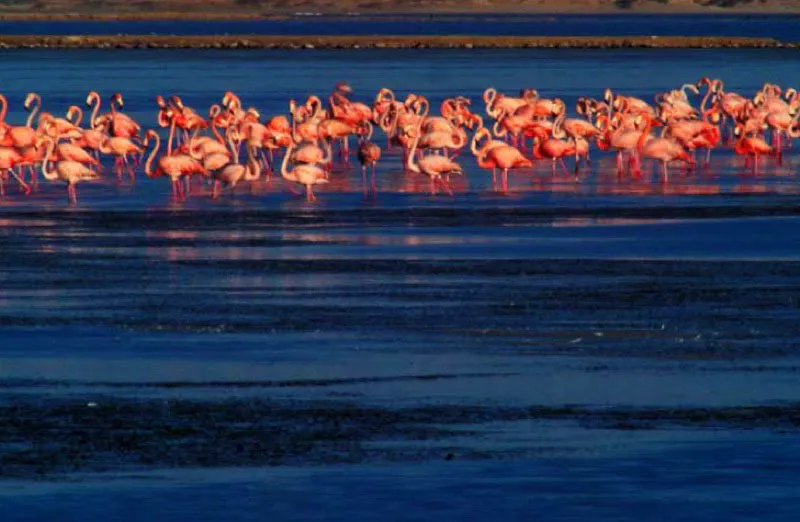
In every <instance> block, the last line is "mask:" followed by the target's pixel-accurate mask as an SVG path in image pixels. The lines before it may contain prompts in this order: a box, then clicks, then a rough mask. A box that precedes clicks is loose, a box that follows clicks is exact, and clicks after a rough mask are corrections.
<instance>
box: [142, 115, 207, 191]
mask: <svg viewBox="0 0 800 522" xmlns="http://www.w3.org/2000/svg"><path fill="white" fill-rule="evenodd" d="M151 138H152V139H153V140H155V142H156V145H155V147H153V150H152V151H151V152H150V156H149V157H148V158H147V162H146V163H145V165H144V172H145V174H146V175H147V177H148V178H157V177H159V176H162V175H166V176H169V178H170V180H171V181H172V196H173V198H175V199H186V195H185V193H184V192H183V188H182V187H181V184H180V179H181V178H182V177H183V176H189V175H192V174H201V175H203V176H209V175H210V173H209V172H208V170H207V169H206V168H204V167H203V165H201V164H200V162H198V161H197V160H196V159H194V158H192V157H191V156H189V155H187V154H180V153H176V154H167V155H164V156H161V157H160V158H159V159H158V165H157V167H156V169H155V170H153V168H152V165H153V160H154V159H155V157H156V154H157V153H158V149H159V147H160V146H161V138H160V137H159V136H158V133H157V132H156V131H154V130H149V131H147V134H145V140H144V147H145V148H146V147H147V145H148V143H149V141H150V139H151Z"/></svg>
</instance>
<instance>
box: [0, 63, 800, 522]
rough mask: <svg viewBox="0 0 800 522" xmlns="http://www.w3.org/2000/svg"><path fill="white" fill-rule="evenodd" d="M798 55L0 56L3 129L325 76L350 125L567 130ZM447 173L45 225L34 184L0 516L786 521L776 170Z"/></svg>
mask: <svg viewBox="0 0 800 522" xmlns="http://www.w3.org/2000/svg"><path fill="white" fill-rule="evenodd" d="M796 61H797V58H796V57H795V54H794V53H789V52H786V53H784V52H775V51H764V52H759V51H735V52H734V51H621V52H608V51H580V52H578V51H534V50H531V51H456V50H453V51H434V50H431V51H424V52H421V51H416V52H414V53H408V52H404V51H361V52H351V51H340V52H333V51H331V52H328V51H311V52H303V53H291V52H264V51H248V52H225V53H221V52H206V51H166V52H154V51H130V52H125V53H119V52H113V51H82V52H57V51H7V52H6V53H4V54H3V56H2V58H0V66H2V67H3V69H4V70H5V71H7V74H8V76H9V78H10V80H9V81H8V82H7V83H6V84H5V85H4V89H5V91H4V93H5V94H6V95H7V96H8V97H9V100H10V101H11V103H12V107H11V110H10V112H9V116H8V118H9V120H11V121H14V122H17V121H20V120H22V118H23V117H24V113H23V112H22V111H21V110H20V105H21V100H22V99H23V97H24V94H25V93H26V92H27V91H29V90H37V91H38V92H40V93H41V94H42V96H43V98H44V100H45V106H46V108H47V109H48V110H52V111H53V112H58V113H61V112H63V110H65V109H66V107H67V106H68V105H69V104H70V103H80V102H81V101H82V99H83V98H84V96H85V93H86V92H87V91H88V90H90V89H98V90H100V91H101V92H102V93H103V94H104V95H105V96H108V95H109V94H110V93H112V92H114V91H121V92H123V93H124V94H125V100H126V111H127V112H128V113H129V114H131V115H132V116H134V117H136V118H137V119H139V120H140V121H141V122H142V123H143V124H145V126H152V125H153V124H154V122H153V116H154V111H153V108H154V107H155V104H154V103H153V101H152V100H153V97H154V96H155V95H156V94H159V93H161V94H165V95H166V94H171V93H173V92H174V93H179V94H182V95H183V96H184V101H185V102H186V103H188V104H190V105H192V106H195V107H198V108H199V107H203V106H207V105H208V104H210V103H212V102H214V101H217V100H218V99H219V97H220V96H221V94H222V92H224V90H226V89H229V88H230V89H232V90H234V91H236V92H238V93H239V94H240V95H241V96H242V99H243V101H244V102H245V104H246V105H250V104H252V105H255V106H257V107H258V108H259V110H260V111H261V113H262V114H274V113H277V112H282V111H284V110H285V106H286V100H287V99H288V98H289V97H290V96H294V97H297V98H298V99H303V98H304V97H305V96H306V95H307V94H309V93H311V92H316V93H318V94H325V93H326V92H328V90H329V89H330V87H331V85H332V84H333V83H335V82H336V81H338V80H340V79H347V80H348V81H349V82H350V83H351V85H352V86H353V87H354V88H355V90H356V96H357V97H361V98H360V99H362V100H365V101H369V95H370V93H373V92H375V90H377V89H378V88H379V87H381V86H383V85H388V86H392V87H395V88H396V89H397V90H398V92H399V93H405V92H407V91H408V90H409V89H412V88H413V89H414V90H417V91H419V92H422V93H425V94H427V95H429V96H430V97H431V99H432V101H434V102H436V101H437V100H440V99H441V98H443V97H444V96H447V95H451V94H456V93H459V94H466V95H469V96H471V97H472V98H473V100H474V103H475V104H476V105H477V106H481V102H480V101H479V96H480V92H481V91H482V89H483V88H485V87H486V86H487V85H488V84H493V85H494V86H496V87H497V88H498V89H500V90H501V91H515V90H517V89H519V88H520V87H523V86H531V87H536V88H538V89H539V91H540V92H541V93H542V94H543V95H545V96H554V95H558V96H561V97H563V98H564V99H565V100H567V102H568V104H569V105H570V106H571V105H572V103H573V101H574V99H575V98H576V97H577V96H579V95H584V94H587V95H593V96H599V95H600V94H601V93H602V89H603V88H604V87H606V86H610V87H613V88H619V89H622V90H624V91H625V92H628V93H630V94H633V95H639V96H652V94H653V93H654V92H656V91H657V90H665V89H668V88H673V87H675V86H678V85H680V84H682V83H684V82H687V81H695V80H697V78H699V77H700V76H703V75H708V76H712V77H714V76H721V77H724V78H725V80H726V87H727V88H728V89H730V90H736V91H740V92H744V93H748V94H749V93H752V91H754V90H755V89H757V88H759V87H760V86H761V84H762V83H763V82H764V81H766V80H769V81H774V82H777V83H779V84H782V85H786V86H791V85H797V84H798V83H800V68H798V67H797V63H796ZM479 67H480V68H479ZM476 70H480V74H476V73H475V71H476ZM376 141H378V143H381V141H380V139H377V140H376ZM466 156H467V155H465V157H463V158H461V159H460V161H461V162H462V164H463V166H464V170H465V175H464V176H463V178H462V179H458V180H453V187H454V191H455V195H454V196H453V197H449V196H437V197H432V196H430V195H428V194H427V190H428V185H427V183H426V182H425V180H423V179H420V178H419V177H415V176H414V175H410V174H403V173H402V171H401V169H400V165H399V159H398V155H397V153H396V152H385V157H384V160H383V161H382V162H381V164H380V168H379V170H378V196H377V198H376V199H374V200H373V199H367V200H365V199H364V197H363V195H362V192H361V176H360V173H359V172H358V169H357V168H356V167H351V168H349V169H348V168H346V167H339V168H337V170H336V171H335V172H334V174H333V179H334V182H332V183H331V185H330V186H328V187H324V188H322V189H320V190H319V193H318V195H319V198H320V201H319V202H318V203H313V204H310V203H306V202H305V201H302V200H299V199H297V198H294V197H293V196H292V195H291V194H289V193H288V192H287V191H286V190H285V188H283V186H282V185H281V184H280V183H278V182H277V181H275V180H273V181H271V182H269V183H263V184H261V185H259V186H258V187H256V188H254V189H253V190H250V189H247V188H242V189H240V190H239V192H238V193H237V194H236V195H235V196H234V195H230V194H226V195H225V196H223V197H222V198H220V199H219V200H217V201H211V200H210V198H209V197H208V187H204V186H201V185H197V186H196V187H195V188H194V190H195V195H194V196H193V197H191V198H190V200H189V201H188V202H187V203H186V204H175V203H173V202H171V200H170V196H169V186H168V184H167V183H166V182H165V181H164V180H156V181H154V180H147V179H146V178H145V177H144V176H143V175H141V174H140V175H139V179H138V181H137V183H136V186H135V187H130V186H119V185H117V184H116V183H115V182H114V181H113V180H107V181H103V182H98V183H95V184H89V183H86V184H83V185H81V186H80V187H79V197H80V202H79V204H78V205H77V206H76V207H70V206H68V205H67V204H66V199H65V197H64V191H63V187H61V186H59V185H55V184H47V183H43V184H42V185H41V186H40V188H39V189H38V190H37V192H36V193H35V194H34V195H33V196H32V197H30V198H25V197H23V196H21V195H18V194H16V193H14V191H13V190H12V192H11V193H10V195H9V197H7V198H6V199H5V200H3V201H2V202H0V223H1V224H2V228H0V252H2V256H3V257H2V259H3V263H2V265H1V268H0V387H1V389H0V403H1V404H3V406H4V407H3V408H2V409H0V415H2V417H1V418H0V421H1V422H0V435H1V436H2V438H0V444H2V445H0V457H2V458H1V459H0V475H2V476H3V478H4V479H5V480H4V482H3V483H2V487H0V489H2V492H1V493H0V505H3V506H9V509H7V510H6V514H10V518H8V517H6V518H4V520H6V519H9V520H63V519H64V518H65V517H66V518H67V519H69V517H70V516H72V517H73V518H74V517H77V516H81V518H86V517H87V516H88V517H89V518H109V519H117V520H137V519H147V520H167V519H168V518H169V519H173V518H175V514H176V513H180V514H181V515H182V516H186V515H189V516H192V518H193V519H196V520H218V519H221V518H226V519H230V518H231V517H234V519H237V520H252V519H255V518H256V517H258V518H259V519H261V518H263V517H264V515H265V514H266V515H267V516H268V515H275V516H277V517H280V518H288V517H290V516H291V517H292V518H298V519H310V520H314V519H318V518H321V517H322V516H323V515H322V513H324V516H325V518H326V519H333V520H337V519H342V520H343V519H345V518H348V519H353V518H356V519H368V520H370V519H378V518H381V519H386V518H387V517H388V518H403V519H406V520H421V519H430V518H434V517H438V518H442V517H446V518H452V519H466V518H469V517H470V514H471V513H472V512H473V510H477V511H476V512H475V513H476V514H475V515H474V516H473V517H474V518H476V519H485V518H486V516H487V515H488V514H492V515H494V516H498V515H499V516H502V518H504V519H515V518H516V519H521V518H523V517H524V519H526V520H528V519H530V513H531V512H534V513H537V514H538V515H539V518H543V519H552V520H568V519H575V518H578V517H581V518H586V517H587V516H592V517H593V518H594V519H597V520H621V519H634V518H635V519H636V520H656V519H658V520H661V519H663V518H664V517H665V516H667V515H666V514H667V513H668V514H669V515H670V516H669V518H670V519H674V520H697V519H700V518H702V519H717V518H721V517H731V516H733V515H735V514H739V513H743V512H746V513H759V514H761V515H762V517H768V518H770V520H789V519H790V518H791V519H795V518H796V517H797V515H798V511H800V506H798V504H797V502H796V500H795V499H794V489H793V488H792V484H793V479H794V478H795V477H796V476H797V472H798V467H797V457H798V455H797V452H796V451H795V450H793V449H792V448H794V447H796V439H797V426H798V424H800V420H799V419H800V414H798V408H797V404H798V403H800V391H798V387H797V385H796V383H797V372H798V368H800V358H799V357H798V355H800V354H799V353H798V349H800V342H798V340H799V339H800V335H799V333H800V332H798V328H799V327H798V324H800V323H798V321H797V319H798V295H799V294H798V291H797V290H798V287H800V232H798V230H800V229H799V228H798V209H800V194H798V186H797V181H796V168H795V167H794V165H796V163H797V161H799V160H798V158H797V156H796V155H795V154H794V153H789V154H788V155H787V157H786V158H785V160H784V163H783V164H782V165H777V164H775V162H774V161H772V160H769V161H767V163H766V166H765V170H764V172H763V173H762V174H759V175H757V176H756V175H753V174H751V173H750V172H749V171H747V170H746V169H744V167H743V165H742V163H741V160H739V159H737V158H734V157H733V155H732V154H731V153H730V152H729V151H719V152H715V154H714V158H713V160H712V163H711V166H710V167H709V168H707V169H700V170H699V171H698V172H696V173H685V172H682V171H681V170H680V169H674V170H673V173H672V175H671V177H670V179H669V180H666V181H664V180H662V179H660V177H659V176H658V175H656V174H652V175H650V176H648V177H646V178H645V179H641V180H633V179H628V178H623V179H619V178H618V177H617V176H616V175H614V174H613V172H612V170H613V167H614V165H613V158H611V157H609V156H607V155H603V154H596V155H595V161H594V163H593V165H592V166H591V168H589V169H586V170H584V171H583V172H582V173H581V174H580V176H579V178H578V179H576V178H575V177H574V176H573V175H572V174H570V175H564V174H563V173H558V174H557V175H556V176H555V177H553V175H552V174H551V171H550V167H549V166H548V165H538V166H537V167H536V168H535V170H534V172H533V173H532V174H531V173H530V172H518V173H513V174H512V178H511V188H512V190H511V192H510V193H509V194H507V195H502V194H498V193H496V192H494V191H493V190H492V185H491V178H490V175H489V174H488V173H486V172H484V171H481V170H480V169H478V168H477V166H476V165H475V164H474V163H473V162H472V160H471V159H469V158H467V157H466ZM167 448H168V449H167ZM230 468H234V469H230ZM112 478H113V480H110V479H112ZM101 490H102V491H101ZM99 497H102V500H98V498H99ZM467 498H468V499H469V500H465V499H467ZM676 499H681V501H680V502H677V501H676ZM231 505H236V506H239V507H240V508H241V509H237V510H236V513H235V516H234V515H230V511H231V509H230V506H231ZM245 508H246V509H245ZM400 509H402V513H403V515H404V516H403V517H399V516H398V515H397V514H398V512H399V510H400ZM65 513H66V514H65ZM70 513H71V515H70ZM229 515H230V516H229ZM235 517H238V518H235Z"/></svg>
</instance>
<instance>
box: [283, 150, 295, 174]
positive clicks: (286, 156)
mask: <svg viewBox="0 0 800 522" xmlns="http://www.w3.org/2000/svg"><path fill="white" fill-rule="evenodd" d="M292 150H294V143H290V144H289V147H288V148H287V149H286V154H284V156H283V161H282V162H281V176H282V177H284V178H286V179H290V178H291V173H290V172H289V171H288V170H287V168H288V167H289V157H290V156H291V155H292Z"/></svg>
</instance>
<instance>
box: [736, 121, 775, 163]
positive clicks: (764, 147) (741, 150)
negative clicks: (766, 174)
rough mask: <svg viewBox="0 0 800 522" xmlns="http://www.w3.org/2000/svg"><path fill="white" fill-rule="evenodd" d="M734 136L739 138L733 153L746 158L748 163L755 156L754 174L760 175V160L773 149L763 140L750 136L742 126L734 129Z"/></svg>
mask: <svg viewBox="0 0 800 522" xmlns="http://www.w3.org/2000/svg"><path fill="white" fill-rule="evenodd" d="M733 134H734V136H736V137H737V138H738V139H737V140H736V143H735V145H734V147H733V152H734V153H735V154H738V155H741V156H744V157H745V160H746V161H747V160H749V158H750V156H753V174H758V158H759V157H760V156H761V155H763V154H770V153H771V152H772V147H770V146H769V144H768V143H767V142H766V141H764V140H763V139H762V138H759V137H757V136H748V135H747V133H746V132H745V130H744V127H743V126H742V125H741V124H739V125H737V126H736V127H735V128H734V131H733ZM745 163H746V162H745Z"/></svg>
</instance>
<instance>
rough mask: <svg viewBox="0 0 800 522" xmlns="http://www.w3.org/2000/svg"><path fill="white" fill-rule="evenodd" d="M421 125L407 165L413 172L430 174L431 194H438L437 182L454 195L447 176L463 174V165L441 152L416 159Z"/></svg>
mask: <svg viewBox="0 0 800 522" xmlns="http://www.w3.org/2000/svg"><path fill="white" fill-rule="evenodd" d="M420 125H421V123H420V124H418V125H417V128H416V129H417V132H416V136H415V137H414V141H413V143H412V145H411V150H410V151H409V152H408V158H407V160H406V166H407V167H408V170H410V171H411V172H416V173H417V174H425V175H426V176H428V178H430V182H431V195H436V183H437V182H438V183H439V184H441V185H442V186H443V187H444V189H445V190H446V191H447V192H448V193H449V194H450V195H453V191H452V190H451V189H450V185H449V184H448V183H447V180H446V179H445V176H449V175H450V174H461V173H462V171H461V165H459V164H458V163H456V162H455V161H453V160H451V159H450V158H448V157H446V156H441V155H439V154H431V155H428V156H424V157H422V158H420V160H419V163H417V162H416V161H415V160H414V157H415V154H416V152H417V146H418V145H419V140H420V137H421V136H422V132H421V129H420Z"/></svg>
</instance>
